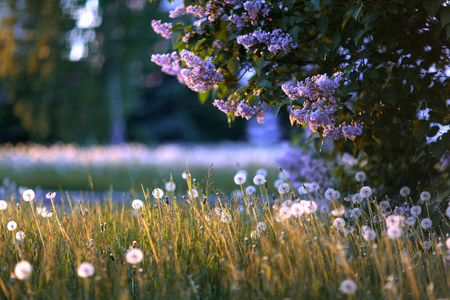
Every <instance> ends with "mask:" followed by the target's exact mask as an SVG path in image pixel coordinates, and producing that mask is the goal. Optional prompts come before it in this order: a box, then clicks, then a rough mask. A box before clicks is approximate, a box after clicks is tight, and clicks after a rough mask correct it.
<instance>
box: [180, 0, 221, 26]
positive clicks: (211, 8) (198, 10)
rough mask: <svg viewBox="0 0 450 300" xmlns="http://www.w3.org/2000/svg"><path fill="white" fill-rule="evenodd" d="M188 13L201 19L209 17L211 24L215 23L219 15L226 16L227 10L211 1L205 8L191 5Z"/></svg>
mask: <svg viewBox="0 0 450 300" xmlns="http://www.w3.org/2000/svg"><path fill="white" fill-rule="evenodd" d="M186 13H188V14H191V15H194V16H195V17H197V18H199V19H201V18H204V17H206V16H208V20H209V21H210V22H214V21H215V20H216V16H217V15H224V14H225V10H224V9H223V7H221V6H218V5H217V3H214V2H213V1H209V2H208V3H207V4H206V6H205V7H202V6H199V5H189V6H188V7H186Z"/></svg>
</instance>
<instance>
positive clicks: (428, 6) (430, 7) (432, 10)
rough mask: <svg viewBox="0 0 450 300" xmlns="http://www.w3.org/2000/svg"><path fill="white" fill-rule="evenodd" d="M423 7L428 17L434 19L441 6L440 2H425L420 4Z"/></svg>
mask: <svg viewBox="0 0 450 300" xmlns="http://www.w3.org/2000/svg"><path fill="white" fill-rule="evenodd" d="M422 5H423V7H424V8H425V10H426V11H427V13H428V15H429V16H430V17H434V16H435V15H436V13H437V11H438V9H439V6H441V5H442V1H440V0H425V1H423V3H422Z"/></svg>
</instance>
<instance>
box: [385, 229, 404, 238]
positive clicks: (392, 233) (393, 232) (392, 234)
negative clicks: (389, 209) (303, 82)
mask: <svg viewBox="0 0 450 300" xmlns="http://www.w3.org/2000/svg"><path fill="white" fill-rule="evenodd" d="M386 234H387V236H388V237H389V238H390V239H392V240H395V239H398V238H400V237H401V236H402V230H401V229H400V228H399V227H395V226H393V227H388V230H387V232H386Z"/></svg>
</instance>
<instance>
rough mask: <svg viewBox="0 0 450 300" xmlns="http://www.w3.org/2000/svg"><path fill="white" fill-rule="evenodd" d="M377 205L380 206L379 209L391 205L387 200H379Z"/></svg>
mask: <svg viewBox="0 0 450 300" xmlns="http://www.w3.org/2000/svg"><path fill="white" fill-rule="evenodd" d="M378 205H379V206H380V209H381V210H388V209H389V207H391V205H390V204H389V202H387V201H385V200H383V201H381V202H380V203H379V204H378Z"/></svg>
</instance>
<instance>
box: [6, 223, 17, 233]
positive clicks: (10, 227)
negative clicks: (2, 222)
mask: <svg viewBox="0 0 450 300" xmlns="http://www.w3.org/2000/svg"><path fill="white" fill-rule="evenodd" d="M6 228H8V230H9V231H14V230H16V228H17V223H16V222H14V221H11V222H9V223H8V224H7V225H6Z"/></svg>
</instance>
